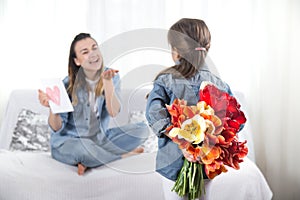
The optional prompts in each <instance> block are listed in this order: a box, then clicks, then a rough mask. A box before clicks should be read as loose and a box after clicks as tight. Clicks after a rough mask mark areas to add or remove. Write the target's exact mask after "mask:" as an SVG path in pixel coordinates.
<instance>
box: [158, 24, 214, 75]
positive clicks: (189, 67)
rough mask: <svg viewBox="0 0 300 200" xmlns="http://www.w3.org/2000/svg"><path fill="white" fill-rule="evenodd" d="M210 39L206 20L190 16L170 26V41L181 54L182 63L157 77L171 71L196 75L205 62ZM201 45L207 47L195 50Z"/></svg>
mask: <svg viewBox="0 0 300 200" xmlns="http://www.w3.org/2000/svg"><path fill="white" fill-rule="evenodd" d="M210 41H211V35H210V32H209V29H208V27H207V26H206V24H205V22H204V21H202V20H200V19H189V18H183V19H180V20H179V21H178V22H176V23H175V24H173V25H172V26H171V27H170V29H169V32H168V42H169V44H170V45H171V47H172V50H175V51H177V53H178V54H179V56H180V59H179V62H180V63H179V64H177V65H174V66H172V67H169V68H167V69H165V70H163V71H161V72H160V73H159V74H158V75H157V77H158V76H159V75H161V74H169V73H171V74H172V75H173V76H175V77H181V78H190V77H192V76H194V75H195V74H196V73H197V71H198V70H199V69H200V68H201V67H202V66H203V65H204V63H205V58H206V55H207V52H208V50H209V48H210ZM199 47H202V48H205V49H203V50H195V49H196V48H199ZM157 77H156V78H157Z"/></svg>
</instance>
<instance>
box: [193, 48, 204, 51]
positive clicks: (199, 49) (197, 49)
mask: <svg viewBox="0 0 300 200" xmlns="http://www.w3.org/2000/svg"><path fill="white" fill-rule="evenodd" d="M195 50H196V51H206V49H205V48H204V47H196V48H195Z"/></svg>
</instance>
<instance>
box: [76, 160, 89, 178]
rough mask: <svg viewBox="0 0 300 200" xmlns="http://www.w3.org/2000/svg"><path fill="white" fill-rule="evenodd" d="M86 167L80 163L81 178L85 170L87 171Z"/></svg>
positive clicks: (79, 173) (79, 172)
mask: <svg viewBox="0 0 300 200" xmlns="http://www.w3.org/2000/svg"><path fill="white" fill-rule="evenodd" d="M86 168H87V167H86V166H84V165H83V164H81V163H78V175H79V176H81V175H83V174H84V172H85V170H86Z"/></svg>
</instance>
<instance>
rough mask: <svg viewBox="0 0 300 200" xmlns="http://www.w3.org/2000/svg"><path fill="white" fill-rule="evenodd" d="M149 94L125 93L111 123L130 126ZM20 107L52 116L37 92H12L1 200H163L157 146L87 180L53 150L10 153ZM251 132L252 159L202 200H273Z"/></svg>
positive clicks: (0, 171)
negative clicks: (133, 116) (259, 167)
mask: <svg viewBox="0 0 300 200" xmlns="http://www.w3.org/2000/svg"><path fill="white" fill-rule="evenodd" d="M145 94H146V91H145V90H140V91H138V92H137V91H130V90H124V91H123V100H124V102H125V106H124V108H123V111H122V113H121V114H120V116H118V117H117V118H116V119H114V120H112V124H111V125H112V126H114V125H116V124H117V125H121V124H124V123H127V122H128V121H129V118H130V117H132V116H131V115H132V113H134V112H136V111H141V113H142V111H143V110H144V109H145V103H146V102H145V99H144V96H145ZM22 109H29V110H32V111H34V112H36V113H41V114H42V115H47V113H48V111H47V109H45V108H43V107H42V106H40V105H39V103H38V101H37V92H36V91H34V90H16V91H13V92H12V94H11V96H10V99H9V103H8V105H7V109H6V113H5V115H4V120H3V122H2V127H1V132H0V149H1V150H0V179H1V181H0V199H1V200H20V199H22V200H23V199H24V200H26V199H30V200H40V199H45V200H48V199H49V200H50V199H51V200H58V199H72V200H73V199H75V200H76V199H94V200H98V199H99V200H100V199H101V200H119V199H120V200H135V199H138V200H139V199H143V200H148V199H149V200H163V199H164V195H163V187H162V181H161V177H160V175H159V174H157V173H155V151H154V150H153V146H151V147H148V146H145V148H146V153H143V154H140V155H137V156H132V157H129V158H126V159H122V160H117V161H114V162H112V163H110V164H108V165H106V166H102V167H98V168H95V169H91V170H88V171H87V172H86V173H85V174H84V175H83V176H78V175H77V168H76V167H73V166H69V165H65V164H62V163H60V162H57V161H55V160H54V159H52V158H51V156H50V153H49V152H28V151H26V152H22V151H11V150H9V149H10V143H11V141H12V135H13V132H14V130H15V127H16V124H17V121H18V115H19V113H20V111H21V110H22ZM132 111H134V112H132ZM135 120H136V119H135ZM249 130H250V129H249V127H248V126H245V129H244V130H243V132H245V134H244V133H243V134H241V135H243V137H246V139H247V140H248V141H249V147H250V153H249V158H246V159H245V161H244V162H243V163H242V164H241V169H240V170H233V169H229V172H227V173H225V174H222V175H220V176H218V177H216V178H215V179H214V180H212V181H208V182H206V193H207V195H206V196H205V198H204V199H215V200H216V199H253V200H254V199H255V200H256V199H271V198H272V192H271V190H270V188H269V186H268V184H267V182H266V180H265V178H264V176H263V175H262V173H261V172H260V170H259V169H258V168H257V166H256V165H255V158H254V151H253V144H252V138H251V137H252V135H251V133H250V131H249ZM147 148H148V149H147ZM241 181H242V184H241Z"/></svg>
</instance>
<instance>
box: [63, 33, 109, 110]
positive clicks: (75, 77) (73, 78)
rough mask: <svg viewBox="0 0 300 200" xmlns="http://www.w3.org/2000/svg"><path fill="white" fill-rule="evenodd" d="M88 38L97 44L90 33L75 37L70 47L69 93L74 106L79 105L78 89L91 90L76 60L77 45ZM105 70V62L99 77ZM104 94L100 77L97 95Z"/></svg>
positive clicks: (96, 89)
mask: <svg viewBox="0 0 300 200" xmlns="http://www.w3.org/2000/svg"><path fill="white" fill-rule="evenodd" d="M86 38H91V39H93V40H94V41H95V42H96V40H95V39H94V38H92V37H91V35H90V34H89V33H80V34H78V35H76V36H75V38H74V39H73V41H72V43H71V46H70V53H69V63H68V75H69V85H68V88H67V92H68V94H69V95H70V96H71V97H72V104H73V105H76V104H77V103H78V98H77V89H78V88H80V87H81V88H83V87H86V88H87V89H88V90H90V88H89V86H88V84H86V80H85V75H84V72H83V70H82V68H81V66H78V65H76V63H75V60H74V59H75V58H76V52H75V46H76V43H77V42H78V41H80V40H83V39H86ZM96 43H97V42H96ZM103 70H104V67H103V61H102V63H101V67H100V70H99V71H98V73H99V76H100V74H101V73H102V72H103ZM102 93H103V81H102V78H101V76H100V79H99V81H98V83H97V86H96V88H95V95H96V96H100V95H101V94H102Z"/></svg>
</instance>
